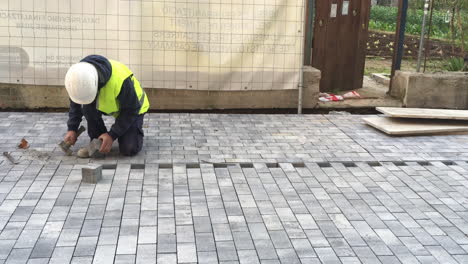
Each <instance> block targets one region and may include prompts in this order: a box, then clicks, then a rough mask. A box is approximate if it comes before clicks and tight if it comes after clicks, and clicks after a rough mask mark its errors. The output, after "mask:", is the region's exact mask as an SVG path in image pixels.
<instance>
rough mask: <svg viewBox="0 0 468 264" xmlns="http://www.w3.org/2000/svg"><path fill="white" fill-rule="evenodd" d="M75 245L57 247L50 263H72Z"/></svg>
mask: <svg viewBox="0 0 468 264" xmlns="http://www.w3.org/2000/svg"><path fill="white" fill-rule="evenodd" d="M73 251H74V248H73V247H56V248H55V249H54V253H52V257H51V258H50V262H49V263H57V264H59V263H70V261H71V260H72V257H73Z"/></svg>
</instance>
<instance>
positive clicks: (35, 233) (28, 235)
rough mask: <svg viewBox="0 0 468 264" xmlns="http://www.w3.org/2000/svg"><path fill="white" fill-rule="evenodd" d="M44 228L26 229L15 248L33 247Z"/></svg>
mask: <svg viewBox="0 0 468 264" xmlns="http://www.w3.org/2000/svg"><path fill="white" fill-rule="evenodd" d="M41 232H42V230H39V229H25V230H23V232H22V233H21V235H20V236H19V238H18V240H17V241H16V244H15V248H33V247H34V245H35V244H36V241H37V240H38V239H39V236H40V235H41Z"/></svg>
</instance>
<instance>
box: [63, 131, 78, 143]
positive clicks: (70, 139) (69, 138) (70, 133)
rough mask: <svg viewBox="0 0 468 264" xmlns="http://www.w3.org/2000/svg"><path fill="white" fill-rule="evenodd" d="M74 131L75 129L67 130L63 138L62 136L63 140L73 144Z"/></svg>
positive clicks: (75, 137)
mask: <svg viewBox="0 0 468 264" xmlns="http://www.w3.org/2000/svg"><path fill="white" fill-rule="evenodd" d="M76 139H77V136H76V132H75V131H68V132H67V134H66V135H65V138H63V141H65V142H66V143H68V144H70V145H75V143H76Z"/></svg>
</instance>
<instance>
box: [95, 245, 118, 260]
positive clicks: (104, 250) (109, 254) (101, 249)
mask: <svg viewBox="0 0 468 264" xmlns="http://www.w3.org/2000/svg"><path fill="white" fill-rule="evenodd" d="M115 250H116V245H102V246H101V245H100V246H97V247H96V253H95V254H94V258H93V263H95V264H98V263H99V264H104V263H113V262H114V257H115Z"/></svg>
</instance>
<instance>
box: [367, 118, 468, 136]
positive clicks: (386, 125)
mask: <svg viewBox="0 0 468 264" xmlns="http://www.w3.org/2000/svg"><path fill="white" fill-rule="evenodd" d="M363 120H364V122H366V123H367V124H368V125H370V126H372V127H374V128H377V129H378V130H380V131H382V132H384V133H386V134H389V135H399V136H404V135H421V134H435V133H451V132H468V122H464V121H453V120H428V119H409V118H391V117H384V116H373V117H367V118H363Z"/></svg>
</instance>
